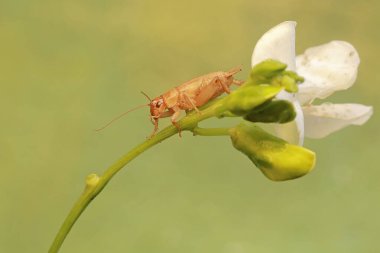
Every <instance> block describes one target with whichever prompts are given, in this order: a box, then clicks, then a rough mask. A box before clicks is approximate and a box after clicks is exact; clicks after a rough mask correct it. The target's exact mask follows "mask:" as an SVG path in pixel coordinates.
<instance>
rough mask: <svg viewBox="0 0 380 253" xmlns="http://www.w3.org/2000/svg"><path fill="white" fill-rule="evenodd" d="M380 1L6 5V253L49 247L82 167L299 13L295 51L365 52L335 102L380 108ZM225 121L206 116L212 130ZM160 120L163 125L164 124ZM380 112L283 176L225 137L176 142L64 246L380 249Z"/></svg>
mask: <svg viewBox="0 0 380 253" xmlns="http://www.w3.org/2000/svg"><path fill="white" fill-rule="evenodd" d="M379 8H380V2H379V1H375V0H373V1H355V0H350V1H347V0H340V1H301V0H291V1H252V0H235V1H200V0H193V1H191V2H190V1H174V0H173V1H137V0H136V1H131V0H126V1H120V0H109V1H95V0H92V1H75V0H67V1H47V0H46V1H30V0H29V1H26V0H25V1H17V0H2V1H1V2H0V45H1V46H0V110H1V111H0V112H1V131H0V168H1V177H2V179H1V183H0V200H1V206H0V252H46V251H47V249H48V247H49V245H50V243H51V241H52V240H53V238H54V236H55V234H56V232H57V230H58V228H59V226H60V225H61V223H62V221H63V219H64V218H65V216H66V214H67V213H68V211H69V209H70V208H71V206H72V204H73V203H74V201H75V200H76V199H77V197H78V196H79V194H80V193H81V192H82V189H83V185H84V179H85V177H86V175H88V174H89V173H93V172H96V173H102V172H103V171H104V170H105V168H106V167H107V166H108V165H110V164H111V163H112V162H114V161H115V159H117V158H118V157H120V156H121V155H123V154H124V153H125V152H127V151H128V150H129V149H131V148H132V147H133V146H135V145H136V144H138V143H140V142H141V141H143V140H145V137H146V136H147V135H149V134H150V132H151V130H152V125H151V123H150V122H149V120H148V109H142V110H140V111H136V112H134V113H131V114H130V115H129V116H128V117H126V118H124V119H123V120H120V121H119V122H118V123H115V124H114V125H113V126H112V127H110V128H108V129H107V130H104V131H103V132H100V133H97V132H94V131H93V129H95V128H97V127H99V126H101V125H102V124H104V123H105V122H106V121H108V120H109V119H110V118H112V117H113V116H115V115H117V114H119V113H121V112H123V111H125V110H127V109H129V108H131V107H134V106H136V105H139V104H142V103H146V99H145V98H144V97H143V96H142V95H141V94H140V91H141V90H143V91H145V92H146V93H148V94H150V95H151V96H155V95H159V94H160V93H162V92H163V91H166V90H167V89H169V88H171V87H173V86H175V85H178V84H180V83H181V82H183V81H186V80H188V79H190V78H192V77H195V76H198V75H201V74H204V73H208V72H211V71H215V70H226V69H229V68H231V67H234V66H236V65H239V64H241V65H242V66H243V68H244V71H243V72H242V73H240V74H239V75H238V78H241V79H243V78H245V77H246V76H247V74H248V71H249V68H250V57H251V52H252V49H253V47H254V45H255V43H256V41H257V40H258V39H259V37H260V36H261V35H262V34H263V33H264V32H265V31H267V30H268V29H269V28H271V27H272V26H274V25H276V24H278V23H280V22H282V21H284V20H296V21H297V22H298V27H297V52H298V53H301V52H303V51H304V50H305V49H306V48H308V47H310V46H313V45H318V44H321V43H325V42H328V41H330V40H333V39H340V40H346V41H349V42H350V43H352V44H353V45H354V46H355V47H356V48H357V50H358V51H359V54H360V56H361V60H362V63H361V66H360V71H359V77H358V80H357V82H356V84H355V86H354V87H352V88H351V89H350V90H348V91H343V92H339V93H336V94H334V96H332V97H330V98H329V101H331V102H356V103H363V104H369V105H373V106H374V107H375V112H376V108H377V107H378V106H380V99H379V92H380V76H379V71H378V58H379V48H380V46H379V43H380V33H379V30H378V29H379V25H380V17H379V11H380V9H379ZM213 123H216V121H214V122H212V123H210V124H211V125H212V124H213ZM168 124H169V121H168V120H162V121H161V126H165V125H168ZM379 127H380V121H379V116H378V115H377V114H376V113H375V114H374V116H373V117H372V118H371V120H370V121H369V122H368V123H367V124H366V125H365V126H363V127H360V128H359V127H349V128H346V129H344V130H343V131H340V132H338V133H335V134H333V135H331V136H329V137H328V138H326V139H322V140H308V141H306V144H305V145H306V146H307V147H309V148H311V149H313V150H315V151H316V152H317V155H318V162H317V166H316V168H315V170H314V171H313V172H312V173H311V174H309V175H307V176H306V177H304V178H301V179H298V180H294V181H289V182H283V183H275V182H271V181H269V180H267V179H266V178H265V177H264V176H263V175H262V174H261V173H260V171H259V170H258V169H257V168H255V167H254V166H253V165H252V164H251V162H250V161H249V160H248V159H247V158H246V157H245V156H243V155H242V154H241V153H239V152H238V151H236V150H234V149H233V147H232V146H231V144H230V141H229V139H228V138H207V139H206V138H205V137H193V136H191V135H190V134H188V133H186V134H184V137H183V138H178V137H173V138H171V139H169V140H167V141H165V142H164V143H161V144H160V145H158V146H156V147H154V148H153V149H151V150H149V151H148V152H146V153H144V154H143V155H142V156H141V157H139V158H138V159H136V160H135V161H133V162H132V163H131V164H130V165H128V167H127V168H125V169H124V170H122V171H121V172H120V173H119V174H118V175H117V176H116V177H115V178H114V180H113V181H111V183H110V184H109V185H108V186H107V187H106V189H105V190H104V191H103V192H102V194H100V195H99V196H98V198H97V199H96V200H95V201H94V202H93V203H92V204H91V205H90V206H89V208H88V209H87V210H86V211H85V213H84V214H83V215H82V217H81V218H80V219H79V221H78V222H77V224H76V225H75V226H74V228H73V230H72V231H71V233H70V234H69V236H68V238H67V240H66V241H65V243H64V245H63V247H62V250H61V252H139V253H140V252H144V253H145V252H146V253H150V252H165V253H170V252H183V253H187V252H218V253H243V252H292V253H294V252H310V253H312V252H318V253H319V252H335V253H336V252H345V253H347V252H380V242H379V238H378V237H379V230H380V218H379V213H380V201H379V200H380V196H379V193H380V184H379V178H380V169H379V166H378V165H379V154H378V153H379V148H378V147H379V144H380V138H379V134H378V133H379V131H378V129H379Z"/></svg>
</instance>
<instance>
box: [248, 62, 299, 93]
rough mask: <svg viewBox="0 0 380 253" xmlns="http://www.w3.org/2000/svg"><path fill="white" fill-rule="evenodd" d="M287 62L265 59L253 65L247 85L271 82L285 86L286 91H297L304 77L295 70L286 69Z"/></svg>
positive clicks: (271, 83)
mask: <svg viewBox="0 0 380 253" xmlns="http://www.w3.org/2000/svg"><path fill="white" fill-rule="evenodd" d="M286 67H287V65H286V64H284V63H282V62H279V61H276V60H272V59H269V60H265V61H262V62H260V63H259V64H257V65H255V66H253V68H252V71H251V75H250V79H249V80H248V81H247V82H246V84H245V85H259V84H270V85H273V86H281V87H284V88H285V90H286V91H288V92H291V93H295V92H297V91H298V84H299V83H302V82H303V81H304V79H303V77H301V76H299V75H297V73H295V72H293V71H287V70H285V69H286Z"/></svg>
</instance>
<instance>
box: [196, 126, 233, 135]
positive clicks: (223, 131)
mask: <svg viewBox="0 0 380 253" xmlns="http://www.w3.org/2000/svg"><path fill="white" fill-rule="evenodd" d="M229 130H230V129H229V128H200V127H194V129H193V130H192V132H193V133H194V135H201V136H222V135H229Z"/></svg>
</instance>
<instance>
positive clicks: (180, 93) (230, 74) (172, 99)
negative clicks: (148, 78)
mask: <svg viewBox="0 0 380 253" xmlns="http://www.w3.org/2000/svg"><path fill="white" fill-rule="evenodd" d="M239 71H241V68H240V67H235V68H233V69H231V70H229V71H226V72H224V71H218V72H213V73H209V74H206V75H203V76H200V77H196V78H194V79H191V80H190V81H187V82H185V83H183V84H181V85H179V86H176V87H174V88H172V89H170V90H169V91H167V92H165V93H163V94H162V95H160V96H158V97H155V98H154V99H151V98H149V96H148V95H146V94H145V93H143V92H142V93H143V94H144V95H145V96H146V97H147V98H148V99H149V101H150V103H149V104H144V105H140V106H138V107H136V108H133V109H131V110H129V111H127V112H125V113H123V114H121V115H119V116H118V117H116V118H114V119H113V120H112V121H110V122H109V123H108V124H106V125H105V126H103V127H102V128H99V129H96V131H100V130H102V129H104V128H106V127H107V126H109V125H110V124H111V123H113V122H114V121H116V120H118V119H119V118H121V117H122V116H124V115H126V114H127V113H129V112H131V111H134V110H136V109H139V108H141V107H143V106H149V107H150V120H151V122H152V123H153V125H154V130H153V133H152V134H151V136H150V137H153V136H154V135H155V134H156V132H157V131H158V120H159V119H160V118H166V117H171V118H170V119H171V122H172V124H173V125H174V126H175V127H177V129H178V131H179V135H180V136H181V128H180V126H179V124H178V123H177V120H178V118H179V116H180V113H181V111H182V110H185V111H190V110H196V111H198V112H199V110H198V107H200V106H202V105H204V104H206V103H207V102H209V101H211V100H212V99H214V98H216V97H218V96H220V95H221V94H223V93H224V92H226V93H230V88H229V87H230V86H231V85H232V84H235V85H241V84H242V81H239V80H236V79H234V75H235V74H236V73H238V72H239Z"/></svg>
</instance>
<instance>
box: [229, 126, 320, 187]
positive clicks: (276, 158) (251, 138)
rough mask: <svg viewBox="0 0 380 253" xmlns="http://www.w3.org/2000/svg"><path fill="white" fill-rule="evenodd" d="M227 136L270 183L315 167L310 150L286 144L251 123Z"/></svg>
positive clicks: (292, 177)
mask: <svg viewBox="0 0 380 253" xmlns="http://www.w3.org/2000/svg"><path fill="white" fill-rule="evenodd" d="M229 133H230V137H231V140H232V144H233V146H234V147H235V148H236V149H237V150H239V151H241V152H242V153H244V154H245V155H247V156H248V158H249V159H250V160H251V161H252V162H253V163H254V164H255V165H256V166H257V167H258V168H259V169H260V170H261V172H262V173H263V174H264V175H265V176H266V177H267V178H269V179H271V180H274V181H284V180H290V179H295V178H298V177H301V176H304V175H306V174H307V173H309V172H310V171H311V170H312V169H313V168H314V165H315V160H316V156H315V153H314V152H313V151H311V150H308V149H306V148H303V147H301V146H296V145H293V144H289V143H287V142H286V141H284V140H282V139H280V138H277V137H275V136H272V135H270V134H269V133H267V132H265V131H264V130H262V129H261V128H259V127H257V126H255V125H254V124H252V123H249V122H243V123H241V124H239V125H238V126H236V127H234V128H231V129H230V131H229Z"/></svg>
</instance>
